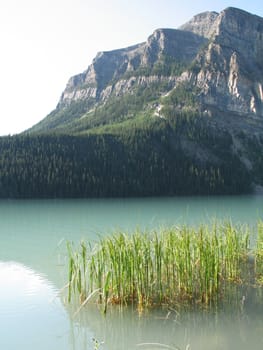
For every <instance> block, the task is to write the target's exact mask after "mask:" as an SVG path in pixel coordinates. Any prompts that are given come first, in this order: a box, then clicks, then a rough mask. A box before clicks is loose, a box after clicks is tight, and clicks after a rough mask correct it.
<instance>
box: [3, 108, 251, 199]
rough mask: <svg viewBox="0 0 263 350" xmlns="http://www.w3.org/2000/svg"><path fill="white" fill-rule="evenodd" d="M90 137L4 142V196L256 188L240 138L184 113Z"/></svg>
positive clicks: (211, 191)
mask: <svg viewBox="0 0 263 350" xmlns="http://www.w3.org/2000/svg"><path fill="white" fill-rule="evenodd" d="M137 120H138V123H137V122H136V120H134V122H133V121H132V120H130V121H127V123H128V126H129V127H127V126H126V127H125V126H124V125H123V124H122V123H120V124H119V126H118V127H116V124H114V125H113V129H112V130H113V131H112V132H111V128H110V127H109V126H108V130H107V132H105V130H104V131H103V129H102V130H101V131H100V129H99V128H98V129H97V130H96V133H94V134H92V133H90V134H87V135H83V136H69V135H35V136H33V135H31V136H28V135H26V136H25V135H24V136H15V137H4V138H1V139H0V197H2V198H4V197H5V198H6V197H9V198H24V197H40V198H42V197H109V196H111V197H118V196H153V195H154V196H158V195H188V194H234V193H245V192H248V191H250V184H251V179H250V175H249V173H248V171H247V170H246V168H245V167H244V165H243V164H242V163H241V161H240V160H239V158H238V157H237V156H236V155H235V154H233V152H232V150H231V146H232V138H231V136H230V135H229V134H228V133H226V132H218V131H216V130H214V131H213V129H212V128H211V127H210V126H209V124H208V121H207V119H206V118H204V117H201V116H194V115H193V114H191V113H190V114H187V113H181V114H180V115H178V116H177V117H176V118H174V119H173V120H171V121H167V120H163V119H160V118H157V117H151V118H143V117H142V118H141V119H137Z"/></svg>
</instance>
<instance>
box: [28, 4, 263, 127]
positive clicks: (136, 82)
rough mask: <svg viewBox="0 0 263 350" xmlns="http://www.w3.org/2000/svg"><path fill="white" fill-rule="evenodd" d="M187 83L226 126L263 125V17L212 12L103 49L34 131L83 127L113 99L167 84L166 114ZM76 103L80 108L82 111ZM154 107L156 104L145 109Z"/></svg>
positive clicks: (201, 109)
mask: <svg viewBox="0 0 263 350" xmlns="http://www.w3.org/2000/svg"><path fill="white" fill-rule="evenodd" d="M182 83H185V84H188V86H190V87H192V94H195V95H196V96H195V97H196V99H197V101H198V104H199V112H201V113H204V114H207V115H210V116H211V115H215V114H217V115H219V114H221V115H223V116H224V117H223V118H222V121H223V120H226V116H227V115H228V116H229V115H230V116H232V117H233V116H235V115H238V116H243V117H244V118H247V119H246V123H247V124H248V125H249V127H251V125H252V124H251V122H250V120H254V121H255V120H258V123H259V124H257V125H256V124H255V127H261V124H260V123H261V122H262V119H263V18H261V17H258V16H255V15H252V14H249V13H247V12H245V11H242V10H239V9H236V8H227V9H225V10H224V11H222V12H221V13H216V12H205V13H202V14H199V15H196V16H195V17H194V18H193V19H191V20H190V21H189V22H188V23H186V24H184V25H183V26H181V27H180V28H179V29H157V30H156V31H155V32H154V33H153V34H152V35H151V36H150V37H149V38H148V40H147V41H146V42H145V43H141V44H138V45H134V46H132V47H128V48H124V49H119V50H114V51H109V52H100V53H98V54H97V56H96V57H95V58H94V60H93V62H92V64H91V65H90V66H89V67H88V69H87V70H86V71H85V72H83V73H81V74H79V75H76V76H74V77H72V78H70V79H69V82H68V84H67V86H66V89H65V90H64V92H63V94H62V96H61V98H60V100H59V103H58V105H57V108H56V109H55V111H53V112H52V113H51V114H50V115H49V116H48V117H47V118H46V119H44V120H43V121H42V122H40V123H39V124H38V125H36V126H35V127H33V128H32V130H31V132H38V131H47V130H56V128H59V129H60V130H63V127H65V128H70V127H71V124H70V123H74V126H76V124H77V123H78V120H83V118H85V117H87V115H89V114H90V113H93V112H94V110H96V109H98V108H100V106H103V105H104V104H105V103H107V101H109V100H110V99H112V98H117V97H121V96H128V95H134V94H135V92H136V91H137V90H138V88H143V89H145V90H147V88H151V87H152V86H153V85H155V86H156V85H159V86H160V85H162V86H163V88H162V89H161V90H160V91H159V99H160V101H159V102H158V103H157V104H156V105H158V113H159V114H160V111H161V107H160V106H162V101H161V99H162V97H163V96H167V95H168V94H170V93H171V92H172V91H174V90H175V89H177V88H178V86H180V85H182ZM136 89H137V90H136ZM196 91H198V93H197V92H196ZM76 104H77V105H78V106H79V105H80V104H81V108H80V109H79V112H78V111H76V108H75V107H74V106H75V105H76ZM147 106H149V101H146V105H144V107H143V108H144V110H145V109H147ZM73 107H74V108H75V109H74V113H73V112H72V108H73ZM178 108H180V106H179V105H178ZM155 114H156V111H155ZM244 120H245V119H244ZM244 120H243V121H244ZM103 123H104V124H105V123H107V116H105V119H104V120H103ZM230 124H231V123H230ZM225 125H227V122H225ZM85 127H87V125H86V126H85ZM85 127H84V126H83V127H79V128H78V131H79V130H81V128H85ZM248 129H249V128H248ZM65 130H66V129H65Z"/></svg>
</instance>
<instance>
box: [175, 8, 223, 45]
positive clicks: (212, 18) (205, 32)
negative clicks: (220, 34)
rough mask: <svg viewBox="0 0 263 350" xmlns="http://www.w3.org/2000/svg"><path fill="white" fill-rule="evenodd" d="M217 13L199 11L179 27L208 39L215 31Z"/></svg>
mask: <svg viewBox="0 0 263 350" xmlns="http://www.w3.org/2000/svg"><path fill="white" fill-rule="evenodd" d="M218 15H219V14H218V13H217V12H203V13H200V14H198V15H196V16H194V17H193V18H192V19H191V20H190V21H189V22H187V23H185V24H184V25H182V26H181V27H180V28H179V29H180V30H184V31H187V32H192V33H195V34H197V35H200V36H202V37H205V38H207V39H210V38H211V37H212V36H213V35H214V33H215V31H216V28H217V18H218Z"/></svg>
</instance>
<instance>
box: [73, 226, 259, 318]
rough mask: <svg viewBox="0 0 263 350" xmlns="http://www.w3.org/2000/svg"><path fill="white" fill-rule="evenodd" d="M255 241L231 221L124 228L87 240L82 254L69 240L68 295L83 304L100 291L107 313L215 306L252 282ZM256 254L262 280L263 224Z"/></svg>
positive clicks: (246, 230) (99, 295)
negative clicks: (116, 308) (117, 308)
mask: <svg viewBox="0 0 263 350" xmlns="http://www.w3.org/2000/svg"><path fill="white" fill-rule="evenodd" d="M249 241H250V233H249V230H248V228H247V227H244V226H233V225H232V224H231V223H229V222H227V223H214V224H213V225H211V226H205V225H200V226H199V227H198V228H191V227H188V226H183V227H180V228H179V227H173V228H170V229H163V230H160V231H159V232H157V231H155V232H141V231H139V230H138V231H136V232H134V233H133V234H125V233H122V232H119V233H115V234H113V235H112V236H109V237H104V238H101V239H100V240H99V241H98V242H97V243H95V244H93V245H91V244H90V243H89V244H85V243H84V242H82V243H81V247H80V251H79V252H78V251H76V250H74V249H73V247H72V245H70V244H68V251H69V293H68V299H69V301H70V300H71V298H72V293H75V294H77V295H79V296H80V300H81V302H83V301H84V300H85V298H87V297H88V296H89V295H91V294H92V293H94V292H95V291H98V293H97V295H98V301H99V302H100V303H103V305H104V311H105V312H106V310H107V305H108V304H109V303H110V304H120V305H130V304H135V305H136V306H137V307H138V308H139V309H142V308H144V307H148V306H152V305H162V304H174V303H186V304H203V305H212V304H215V303H217V302H218V301H221V300H223V299H224V297H225V294H226V293H227V290H231V288H230V289H229V286H231V285H236V284H240V283H246V279H247V278H248V276H247V274H248V271H250V272H251V264H250V266H247V265H248V264H249V263H251V261H250V260H249V259H248V257H249V255H251V250H250V248H249ZM253 254H254V256H255V262H256V263H255V264H253V271H254V273H255V274H256V275H257V276H258V280H260V278H262V276H263V224H262V223H259V227H258V240H257V244H256V247H255V251H253ZM252 261H253V260H252ZM262 280H263V278H262Z"/></svg>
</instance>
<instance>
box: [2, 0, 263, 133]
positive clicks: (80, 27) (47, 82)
mask: <svg viewBox="0 0 263 350" xmlns="http://www.w3.org/2000/svg"><path fill="white" fill-rule="evenodd" d="M228 6H234V7H239V8H242V9H244V10H246V11H248V12H251V13H254V14H257V15H259V16H262V17H263V5H262V1H261V0H260V1H259V0H255V1H254V0H250V1H249V2H248V1H247V0H244V1H224V0H222V1H211V0H210V1H208V0H199V1H196V0H193V1H189V0H183V1H182V0H181V1H176V0H132V1H131V0H129V1H126V0H108V1H107V0H94V1H91V0H1V3H0V45H1V46H0V48H1V49H0V50H1V51H0V135H7V134H15V133H19V132H21V131H23V130H25V129H27V128H29V127H31V126H32V125H34V124H35V123H37V122H38V121H40V120H41V119H43V118H44V117H45V116H46V115H47V114H48V113H49V112H51V110H53V109H54V108H55V107H56V105H57V102H58V100H59V97H60V95H61V93H62V91H63V90H64V88H65V85H66V83H67V81H68V79H69V78H70V76H72V75H75V74H78V73H81V72H82V71H84V70H85V69H86V68H87V67H88V65H89V64H91V62H92V59H93V58H94V57H95V55H96V54H97V52H98V51H107V50H113V49H118V48H122V47H126V46H129V45H133V44H137V43H139V42H143V41H145V40H146V39H147V37H148V36H149V35H150V34H151V33H152V32H153V31H154V30H155V29H157V28H177V27H178V26H180V25H181V24H183V23H185V22H186V21H188V20H189V19H190V18H191V17H193V16H194V15H195V14H197V13H200V12H203V11H213V10H214V11H218V12H220V11H221V10H223V9H224V8H226V7H228Z"/></svg>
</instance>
